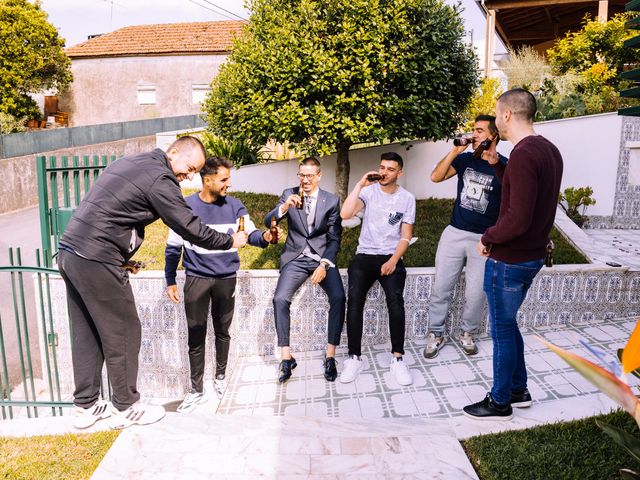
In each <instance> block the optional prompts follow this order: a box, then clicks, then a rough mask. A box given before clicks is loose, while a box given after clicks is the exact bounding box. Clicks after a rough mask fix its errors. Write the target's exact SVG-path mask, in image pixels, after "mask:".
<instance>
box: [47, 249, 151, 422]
mask: <svg viewBox="0 0 640 480" xmlns="http://www.w3.org/2000/svg"><path fill="white" fill-rule="evenodd" d="M58 267H59V269H60V274H61V275H62V278H63V280H64V283H65V285H66V287H67V302H68V304H69V314H70V316H71V335H72V338H71V357H72V362H73V378H74V382H75V391H74V392H73V397H74V403H75V404H76V405H77V406H79V407H83V408H88V407H90V406H92V405H93V404H94V403H95V402H96V401H97V400H98V398H99V395H100V379H101V375H102V366H103V364H104V363H105V362H106V364H107V374H108V376H109V383H110V384H111V391H112V397H111V400H112V402H113V405H114V406H115V407H116V408H117V409H118V410H120V411H122V410H126V409H127V408H128V407H130V406H131V405H132V404H134V403H135V402H137V401H138V400H139V399H140V394H139V393H138V390H137V388H136V382H137V377H138V354H139V353H140V340H141V327H140V319H139V318H138V312H137V310H136V304H135V300H134V298H133V292H132V291H131V285H130V284H129V274H128V273H127V272H126V271H125V270H124V269H122V268H120V267H117V266H115V265H107V264H104V263H100V262H94V261H91V260H87V259H85V258H82V257H80V256H78V255H74V254H73V253H70V252H67V251H64V250H60V253H59V254H58Z"/></svg>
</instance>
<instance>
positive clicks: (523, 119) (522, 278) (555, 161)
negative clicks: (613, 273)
mask: <svg viewBox="0 0 640 480" xmlns="http://www.w3.org/2000/svg"><path fill="white" fill-rule="evenodd" d="M536 109H537V106H536V99H535V97H534V96H533V95H532V94H531V93H529V92H527V91H526V90H523V89H521V88H516V89H513V90H509V91H507V92H505V93H503V94H502V95H501V96H500V98H498V102H497V104H496V126H497V127H498V131H499V132H500V137H501V138H503V139H506V140H509V141H510V142H511V143H513V144H514V148H513V150H512V151H511V155H510V156H509V163H508V164H507V166H506V167H505V166H504V165H503V164H502V163H500V162H498V163H496V164H495V165H494V168H495V171H496V174H497V175H498V177H500V178H501V181H502V200H501V203H500V215H499V216H498V221H497V222H496V224H495V225H494V226H493V227H490V228H488V229H487V230H486V231H485V232H484V235H483V236H482V238H481V239H480V241H479V242H478V245H477V249H478V253H479V254H480V255H483V256H485V257H488V258H487V261H486V265H485V274H484V291H485V293H486V295H487V301H488V304H489V323H490V330H491V338H492V340H493V387H492V388H491V392H490V393H488V394H487V396H486V397H485V398H484V399H483V400H482V401H480V402H478V403H474V404H472V405H467V406H466V407H464V409H463V410H464V413H465V415H467V416H468V417H471V418H476V419H480V420H510V419H511V418H512V416H513V410H512V407H528V406H530V405H531V395H530V394H529V391H528V390H527V370H526V366H525V361H524V343H523V340H522V335H521V334H520V330H519V328H518V322H517V314H518V309H519V308H520V306H521V305H522V302H523V301H524V299H525V296H526V294H527V290H528V289H529V287H530V286H531V283H532V282H533V279H534V277H535V276H536V274H537V273H538V271H540V269H541V268H542V264H543V262H544V257H545V255H546V248H547V244H548V243H549V232H550V231H551V227H553V221H554V219H555V215H556V206H557V203H558V194H559V193H560V182H561V180H562V168H563V163H562V156H561V155H560V152H559V151H558V149H557V148H556V147H555V145H553V144H552V143H551V142H550V141H549V140H547V139H546V138H544V137H541V136H539V135H537V134H536V132H535V131H534V130H533V119H534V116H535V114H536Z"/></svg>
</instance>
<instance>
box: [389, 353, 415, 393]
mask: <svg viewBox="0 0 640 480" xmlns="http://www.w3.org/2000/svg"><path fill="white" fill-rule="evenodd" d="M391 374H392V375H393V378H395V379H396V382H398V383H399V384H400V385H402V386H405V387H406V386H407V385H411V384H412V383H413V378H411V372H410V371H409V369H408V368H407V364H406V363H404V360H403V359H402V357H393V359H392V360H391Z"/></svg>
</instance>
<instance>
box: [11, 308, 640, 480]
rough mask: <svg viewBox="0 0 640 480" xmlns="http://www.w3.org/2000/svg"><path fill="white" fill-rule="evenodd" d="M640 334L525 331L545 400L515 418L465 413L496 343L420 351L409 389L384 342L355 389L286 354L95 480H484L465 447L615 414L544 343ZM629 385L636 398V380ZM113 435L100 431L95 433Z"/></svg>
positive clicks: (51, 426) (482, 384)
mask: <svg viewBox="0 0 640 480" xmlns="http://www.w3.org/2000/svg"><path fill="white" fill-rule="evenodd" d="M634 326H635V319H613V320H606V321H602V322H601V323H599V324H597V325H593V324H590V325H571V326H562V327H560V326H555V327H546V328H543V329H529V330H526V331H525V332H523V333H524V338H525V344H526V350H527V361H528V370H529V374H530V381H529V387H530V390H531V393H532V395H533V397H534V404H533V406H532V407H531V408H528V409H516V410H515V412H514V418H513V420H512V421H509V422H497V421H496V422H486V421H485V422H482V421H477V420H472V419H469V418H466V417H464V416H463V415H461V410H460V409H461V407H462V406H464V405H465V404H467V403H469V402H471V401H477V400H479V399H481V398H482V397H483V396H484V394H485V392H486V391H487V390H488V389H489V386H490V384H491V356H490V353H491V344H490V340H489V338H488V337H484V338H481V339H480V343H479V345H480V352H479V354H478V355H477V356H474V357H468V356H466V355H464V354H463V353H462V351H461V349H460V348H459V347H458V346H457V345H456V344H454V343H452V342H450V343H449V344H448V345H447V346H445V347H444V348H443V349H442V350H441V352H440V355H439V356H438V357H437V358H436V359H432V360H426V359H424V357H423V356H422V353H421V350H422V348H423V345H422V344H420V343H419V342H415V343H411V344H409V345H408V346H407V349H406V360H407V362H408V363H410V368H411V372H412V375H413V378H414V384H413V385H412V386H409V387H400V386H399V385H397V384H396V383H395V381H394V380H393V378H392V377H391V376H390V374H389V368H388V363H389V353H388V348H387V347H386V346H385V345H380V346H376V347H370V348H369V349H367V351H366V353H365V357H366V360H365V361H366V368H365V370H364V371H363V373H362V374H361V376H360V378H359V379H358V380H357V381H356V382H355V383H354V384H348V385H343V384H341V383H339V382H335V383H327V382H325V381H324V379H323V377H322V374H321V358H322V353H321V352H307V353H305V354H301V355H299V356H298V363H299V366H298V368H296V370H295V371H294V372H295V373H294V376H293V377H292V379H291V380H290V381H289V382H287V383H286V384H285V385H282V386H281V385H278V384H277V383H276V380H275V377H276V368H277V359H276V358H273V357H246V358H241V359H239V361H238V362H237V363H236V364H235V366H234V369H233V371H232V372H230V384H229V388H228V390H227V392H226V393H225V396H224V397H223V399H222V401H218V400H217V399H216V400H213V399H211V400H210V401H209V402H208V403H206V404H204V405H202V406H200V407H198V409H196V411H194V412H193V413H191V414H186V415H185V414H178V413H174V412H171V411H170V410H172V409H175V406H177V404H178V403H179V399H172V401H167V400H166V399H165V400H162V402H163V403H164V404H165V405H166V407H167V410H168V413H167V416H166V418H165V419H163V420H162V421H161V422H159V423H157V424H155V425H150V426H146V427H131V428H129V429H127V430H125V431H123V432H122V434H121V435H120V436H119V437H118V439H117V440H116V442H115V443H114V445H113V447H112V448H111V450H110V451H109V452H108V454H107V455H106V457H105V458H104V460H103V461H102V463H101V464H100V466H99V467H98V469H97V470H96V472H95V474H94V476H93V477H92V478H94V479H107V478H109V479H111V478H126V479H153V480H162V479H178V478H190V479H191V478H193V479H208V478H235V479H240V478H242V479H245V478H278V479H282V478H285V479H286V478H292V479H293V478H300V479H301V478H322V479H336V478H346V476H347V475H349V478H350V479H351V478H371V479H372V478H389V477H393V478H395V477H397V478H424V479H461V478H462V479H463V478H477V477H476V474H475V472H474V470H473V467H472V466H471V464H470V463H469V460H468V459H467V457H466V455H465V454H464V451H463V449H462V447H461V445H460V443H459V440H460V439H464V438H468V437H471V436H475V435H482V434H486V433H492V432H498V431H503V430H510V429H522V428H528V427H531V426H535V425H540V424H544V423H552V422H558V421H567V420H572V419H576V418H584V417H588V416H592V415H595V414H599V413H606V412H609V411H610V410H612V409H613V408H615V404H614V403H613V401H611V400H610V399H608V398H607V397H606V396H605V395H603V394H602V393H599V392H598V391H597V390H596V389H595V388H594V387H593V386H591V384H589V383H588V382H586V381H585V380H583V379H582V377H580V376H579V375H578V374H576V373H575V372H574V371H573V370H572V369H571V368H570V367H569V366H568V365H566V364H565V363H564V362H563V361H562V360H561V359H560V358H559V357H557V356H555V354H553V353H551V352H550V351H548V350H547V349H546V348H545V347H543V346H542V344H541V343H540V342H539V341H538V340H537V338H536V335H541V336H543V337H545V338H547V339H548V340H551V341H552V342H554V343H555V344H556V345H559V346H562V347H564V348H567V349H569V350H572V351H575V352H578V353H580V354H582V355H584V356H586V357H591V355H590V354H589V353H587V351H586V350H585V348H584V347H583V346H582V345H581V344H580V343H579V340H580V339H583V340H585V341H587V342H589V344H591V345H592V346H594V347H597V348H600V349H602V350H604V351H605V352H609V354H614V353H615V351H616V349H617V348H620V347H622V346H624V344H625V342H626V339H627V338H628V336H629V334H630V332H631V330H632V329H633V327H634ZM339 357H341V358H344V357H345V353H344V351H342V352H340V353H339ZM591 358H592V359H593V357H591ZM630 379H631V380H630V381H632V382H633V386H632V388H634V390H635V391H636V392H637V391H638V385H637V383H635V382H636V379H635V377H630ZM104 428H106V425H100V423H98V424H97V425H96V426H95V427H94V428H93V429H92V430H93V431H95V430H100V429H104ZM69 431H73V427H72V426H71V417H70V416H68V415H67V416H63V417H57V418H44V419H41V420H26V419H21V420H12V421H4V422H0V435H18V436H23V435H37V434H52V433H64V432H69Z"/></svg>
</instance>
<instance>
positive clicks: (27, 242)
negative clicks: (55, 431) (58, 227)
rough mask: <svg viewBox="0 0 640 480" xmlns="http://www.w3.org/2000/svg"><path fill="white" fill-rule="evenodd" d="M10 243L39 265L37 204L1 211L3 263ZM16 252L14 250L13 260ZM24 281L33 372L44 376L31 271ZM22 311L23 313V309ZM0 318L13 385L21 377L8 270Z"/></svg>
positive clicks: (0, 290) (1, 283)
mask: <svg viewBox="0 0 640 480" xmlns="http://www.w3.org/2000/svg"><path fill="white" fill-rule="evenodd" d="M10 247H14V248H15V247H20V249H21V253H22V264H23V265H27V266H35V265H36V254H35V251H36V248H40V219H39V216H38V208H37V207H33V208H28V209H25V210H20V211H17V212H11V213H5V214H2V215H0V266H3V267H4V266H8V265H9V248H10ZM15 255H16V254H15V252H14V261H15V259H16V256H15ZM16 277H17V276H16ZM16 283H17V278H16ZM23 285H24V295H25V307H26V313H27V319H28V325H29V343H30V344H31V355H32V362H33V367H34V376H35V377H41V368H40V353H39V351H40V350H39V346H38V327H37V314H36V302H35V296H34V292H33V281H32V278H31V275H30V274H23ZM19 312H20V313H21V310H20V309H19ZM0 320H1V321H2V333H3V335H4V344H5V348H6V357H7V364H8V367H9V368H8V369H9V378H10V384H11V385H12V386H14V385H16V384H17V383H20V381H21V378H20V370H19V365H20V361H19V354H18V348H17V347H18V341H17V336H16V320H15V313H14V306H13V296H12V282H11V276H10V274H8V273H0ZM23 342H24V338H23Z"/></svg>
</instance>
